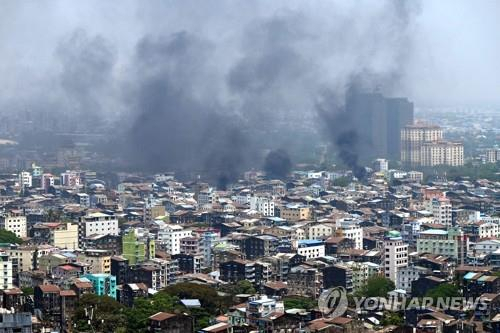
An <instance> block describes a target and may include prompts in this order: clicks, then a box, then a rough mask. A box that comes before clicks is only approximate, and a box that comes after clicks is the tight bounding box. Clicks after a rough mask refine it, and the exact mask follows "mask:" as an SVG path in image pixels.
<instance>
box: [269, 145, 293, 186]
mask: <svg viewBox="0 0 500 333" xmlns="http://www.w3.org/2000/svg"><path fill="white" fill-rule="evenodd" d="M291 169H292V161H291V160H290V156H289V155H288V153H287V152H286V150H284V149H277V150H272V151H270V152H269V154H267V156H266V160H265V162H264V171H265V172H266V176H267V177H268V178H272V179H284V178H285V177H286V176H288V175H289V174H290V171H291Z"/></svg>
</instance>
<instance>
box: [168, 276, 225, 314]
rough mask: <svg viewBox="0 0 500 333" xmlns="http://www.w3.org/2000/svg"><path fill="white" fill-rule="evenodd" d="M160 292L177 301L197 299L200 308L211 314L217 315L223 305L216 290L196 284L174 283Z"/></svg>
mask: <svg viewBox="0 0 500 333" xmlns="http://www.w3.org/2000/svg"><path fill="white" fill-rule="evenodd" d="M162 292H165V293H167V294H169V295H171V296H176V297H178V298H179V299H198V300H200V303H201V306H202V307H204V308H206V309H208V310H209V311H211V313H212V314H219V313H220V311H221V308H222V305H223V303H224V302H223V300H222V297H221V296H219V295H218V294H217V290H215V289H214V288H211V287H209V286H205V285H201V284H196V283H187V282H185V283H176V284H174V285H171V286H168V287H167V288H165V289H163V291H162Z"/></svg>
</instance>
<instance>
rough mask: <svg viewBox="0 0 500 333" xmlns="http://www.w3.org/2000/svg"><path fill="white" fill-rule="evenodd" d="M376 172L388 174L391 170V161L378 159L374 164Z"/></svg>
mask: <svg viewBox="0 0 500 333" xmlns="http://www.w3.org/2000/svg"><path fill="white" fill-rule="evenodd" d="M373 167H374V169H375V171H380V172H386V171H388V170H389V161H388V160H386V159H385V158H378V159H376V160H375V162H373Z"/></svg>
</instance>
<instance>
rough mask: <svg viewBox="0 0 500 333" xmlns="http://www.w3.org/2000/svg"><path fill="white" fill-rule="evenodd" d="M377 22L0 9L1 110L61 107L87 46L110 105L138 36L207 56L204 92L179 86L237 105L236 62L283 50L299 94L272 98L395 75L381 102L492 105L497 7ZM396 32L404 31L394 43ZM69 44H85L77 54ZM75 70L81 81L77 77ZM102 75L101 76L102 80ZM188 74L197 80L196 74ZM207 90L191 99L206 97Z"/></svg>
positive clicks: (294, 6) (366, 18) (293, 10)
mask: <svg viewBox="0 0 500 333" xmlns="http://www.w3.org/2000/svg"><path fill="white" fill-rule="evenodd" d="M396 3H401V2H400V1H396ZM398 6H400V5H398V4H396V5H395V7H398ZM401 6H402V5H401ZM386 11H387V4H386V3H385V2H383V1H359V2H358V1H350V0H343V1H290V0H287V1H276V0H275V1H273V0H265V1H248V0H247V1H222V0H221V1H201V0H199V1H186V0H177V1H138V0H136V1H126V0H125V1H124V0H116V1H102V0H96V1H90V0H87V1H66V0H61V1H57V0H48V1H43V0H34V1H27V0H23V1H18V0H12V1H9V0H3V1H1V2H0V41H1V42H0V87H1V89H0V101H4V102H5V101H8V102H9V103H14V104H19V103H20V104H23V103H25V104H30V103H33V100H38V99H39V98H43V99H47V100H48V102H47V103H49V104H54V105H57V103H58V101H57V100H58V99H61V98H68V96H61V94H63V95H68V94H69V95H71V94H72V93H75V89H76V90H79V89H80V87H81V86H80V85H78V84H77V85H75V87H74V88H73V90H71V89H67V88H65V87H61V84H62V85H64V84H66V83H65V82H67V80H68V77H67V76H68V75H69V76H71V75H72V74H71V73H73V72H72V71H76V72H75V73H78V68H77V69H74V68H71V66H72V64H71V63H72V61H73V58H74V57H76V58H78V53H79V52H80V51H79V50H83V51H82V52H87V51H88V45H92V43H96V44H99V45H101V44H102V45H104V46H103V48H102V50H104V52H106V55H107V60H105V61H104V63H103V64H101V65H102V66H103V67H100V69H99V70H97V73H96V74H95V75H97V77H88V78H86V79H88V80H90V81H92V80H93V79H96V80H98V81H102V82H100V83H99V84H101V85H102V87H101V88H100V89H103V91H106V93H107V94H108V95H109V96H113V94H119V93H118V92H117V91H120V90H121V89H122V87H121V82H122V79H123V78H125V77H128V72H130V71H131V70H133V67H134V65H133V64H134V60H133V59H134V54H135V52H136V48H137V44H138V42H139V41H140V40H141V39H143V38H144V36H152V38H155V37H156V36H168V35H171V34H173V33H176V32H179V31H187V32H188V33H190V34H191V35H193V36H199V37H200V39H202V40H204V41H205V42H206V43H207V45H210V46H209V47H210V48H211V49H212V51H211V54H210V58H209V60H208V61H207V63H204V65H203V69H202V71H205V74H204V76H202V78H203V79H206V78H207V77H211V78H213V80H211V82H210V83H208V82H204V81H202V82H198V81H196V82H193V81H190V82H189V84H194V85H204V84H207V85H210V86H211V87H210V89H213V90H218V92H217V94H219V95H220V96H223V97H221V98H227V99H228V100H234V99H238V100H239V99H241V98H245V96H246V95H245V96H243V97H242V95H243V94H248V91H247V90H245V93H241V91H238V87H241V85H242V84H243V83H241V82H238V81H237V80H238V78H235V77H234V76H233V77H232V76H231V75H232V73H233V74H234V73H235V72H236V74H238V70H240V71H244V67H245V64H246V63H245V62H242V61H241V59H244V58H245V59H248V63H249V64H250V65H251V64H252V61H254V60H253V59H260V58H259V57H261V56H262V54H264V55H265V54H266V52H268V51H267V50H268V49H267V48H269V52H274V50H275V49H273V47H275V46H276V45H279V46H280V47H279V48H278V51H284V54H285V56H286V54H287V52H286V51H287V50H288V49H290V48H291V49H292V50H293V51H294V52H295V53H299V54H300V59H299V63H296V62H295V59H291V61H292V62H294V63H293V68H294V69H296V70H297V76H296V77H300V80H301V82H306V83H307V84H301V83H298V82H297V83H296V82H294V80H293V78H294V77H295V74H293V73H292V74H290V76H286V75H285V76H283V77H281V78H280V80H283V82H288V83H289V86H288V85H285V84H283V85H279V84H275V87H276V90H273V89H274V88H272V87H271V90H272V91H273V93H274V94H280V93H282V92H283V91H282V90H283V89H282V88H280V87H285V88H287V89H290V91H292V92H294V91H295V90H297V91H298V90H302V89H306V88H307V87H311V84H310V83H311V82H314V83H313V84H312V86H315V85H316V84H318V85H320V84H321V85H324V86H330V87H332V86H335V85H336V84H337V83H338V84H339V85H343V84H344V83H345V81H346V77H347V76H349V75H353V73H354V74H357V73H356V69H355V68H356V66H357V65H358V63H360V64H361V66H360V67H364V68H365V69H366V68H368V70H369V71H373V72H376V73H383V72H385V71H388V72H397V75H398V82H397V85H396V87H393V88H392V91H394V92H395V93H397V94H399V95H403V94H404V95H407V96H408V97H410V98H411V99H412V100H414V101H415V102H416V104H417V105H444V104H446V105H455V104H480V105H488V104H491V105H497V106H498V105H500V75H499V71H500V43H499V42H498V40H499V39H498V38H499V36H500V2H499V1H494V0H492V1H487V0H480V1H468V0H463V1H457V0H450V1H443V0H439V1H435V0H428V1H420V2H417V1H409V2H408V8H406V9H404V13H403V14H401V13H398V12H397V8H396V12H393V13H386ZM405 16H407V17H405ZM276 17H278V18H279V17H285V20H284V21H286V22H285V23H284V24H283V29H287V32H286V34H285V35H286V36H289V35H290V36H289V37H290V39H286V38H285V39H283V38H282V35H280V34H278V35H276V38H275V39H274V40H273V39H271V40H265V39H266V38H273V36H272V34H268V33H266V31H264V30H262V29H263V28H262V27H263V26H264V27H265V25H266V24H267V23H268V22H270V20H271V19H272V18H276ZM278 21H279V20H278ZM273 22H275V21H273ZM272 24H274V23H272ZM278 24H279V22H278ZM77 29H80V30H79V31H80V32H79V33H80V37H77V38H76V39H77V40H76V41H75V40H74V39H73V40H72V38H74V36H75V31H77ZM264 29H266V28H264ZM278 29H281V28H279V27H278ZM400 29H403V30H404V31H396V30H400ZM262 31H264V32H262ZM77 34H78V33H77ZM82 36H83V37H82ZM270 36H271V37H270ZM286 36H285V37H286ZM65 43H66V44H65ZM72 43H73V44H72ZM79 43H83V44H84V45H83V46H81V45H80V46H81V47H82V48H81V49H79ZM61 45H62V48H63V49H64V47H65V45H66V46H67V47H68V48H69V49H73V51H71V52H69V53H70V54H69V55H68V54H66V53H67V52H65V51H61ZM102 45H101V46H102ZM290 45H291V46H290ZM358 51H359V52H358ZM99 52H100V51H99ZM254 56H255V58H252V57H254ZM77 61H78V60H77ZM79 61H83V62H84V63H85V61H84V60H82V59H79ZM284 61H287V60H286V59H285V60H284ZM65 63H66V65H65ZM65 66H66V67H65ZM82 66H83V71H85V68H86V67H85V66H86V65H85V64H83V65H82ZM68 67H69V69H68ZM271 69H272V67H271V68H270V69H269V70H271ZM101 70H104V71H109V73H108V74H109V76H105V75H107V74H103V73H100V71H101ZM68 71H69V72H68ZM265 71H267V70H265ZM63 72H64V73H63ZM68 73H69V74H68ZM191 74H192V75H195V76H196V75H197V73H196V71H195V72H192V73H191ZM240 74H241V73H240ZM247 74H248V75H251V73H247ZM65 75H66V81H65ZM75 75H78V74H75ZM278 75H280V74H278ZM244 78H245V76H244V75H243V79H244ZM337 79H338V80H337ZM231 80H232V81H231ZM125 81H126V80H125ZM93 82H94V81H93ZM228 82H229V83H228ZM273 82H274V81H273ZM339 82H340V83H339ZM79 84H83V85H85V82H83V83H79ZM266 84H267V83H266ZM252 87H253V86H252ZM266 87H267V86H266ZM47 88H50V89H48V90H47ZM246 88H247V87H245V89H246ZM61 89H62V90H61ZM210 89H204V88H203V89H201V90H203V92H200V90H196V93H207V94H208V93H213V91H210ZM256 89H257V90H258V87H257V88H256ZM333 89H336V88H335V87H334V88H333ZM308 93H311V95H313V94H315V92H314V91H311V92H308ZM89 94H92V92H89ZM235 94H236V95H238V96H237V97H234V96H233V95H235ZM252 94H255V91H254V92H252ZM295 95H296V94H294V93H292V94H290V95H288V96H287V98H292V99H293V98H294V97H293V96H295ZM100 98H101V97H100ZM273 98H274V97H273ZM265 100H266V101H268V100H269V99H265ZM240 102H241V101H240ZM271 102H272V101H271ZM100 103H101V104H103V103H104V104H105V103H107V102H106V101H101V102H100ZM110 103H111V104H113V105H114V103H113V102H110ZM294 103H298V104H300V101H299V100H296V101H294ZM111 104H110V105H111Z"/></svg>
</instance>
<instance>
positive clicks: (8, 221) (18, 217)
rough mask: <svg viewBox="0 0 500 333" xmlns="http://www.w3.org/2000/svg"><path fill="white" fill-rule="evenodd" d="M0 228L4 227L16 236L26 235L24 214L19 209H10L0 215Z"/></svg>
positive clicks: (22, 236)
mask: <svg viewBox="0 0 500 333" xmlns="http://www.w3.org/2000/svg"><path fill="white" fill-rule="evenodd" d="M0 229H5V230H8V231H11V232H13V233H15V234H16V236H17V237H20V238H25V237H26V236H27V226H26V216H25V215H24V213H23V212H22V211H21V210H11V211H9V212H8V213H7V214H5V215H3V216H0Z"/></svg>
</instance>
